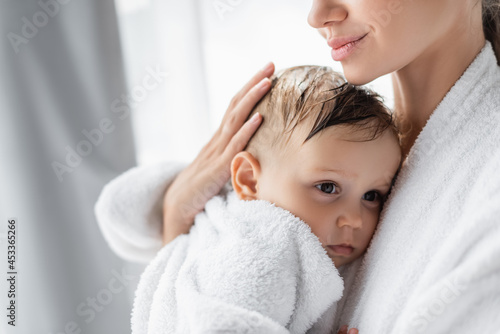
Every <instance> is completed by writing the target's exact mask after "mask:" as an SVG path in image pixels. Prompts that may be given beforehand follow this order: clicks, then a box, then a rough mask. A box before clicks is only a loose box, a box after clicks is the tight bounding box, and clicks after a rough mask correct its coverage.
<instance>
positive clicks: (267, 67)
mask: <svg viewBox="0 0 500 334" xmlns="http://www.w3.org/2000/svg"><path fill="white" fill-rule="evenodd" d="M272 67H273V63H272V62H269V63H267V64H266V66H264V67H263V68H262V72H264V73H266V72H269V71H270V70H271V68H272Z"/></svg>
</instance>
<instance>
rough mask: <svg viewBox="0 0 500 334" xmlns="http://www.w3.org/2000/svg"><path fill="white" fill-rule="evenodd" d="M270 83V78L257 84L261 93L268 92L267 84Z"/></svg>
mask: <svg viewBox="0 0 500 334" xmlns="http://www.w3.org/2000/svg"><path fill="white" fill-rule="evenodd" d="M268 82H269V79H268V78H264V79H262V80H261V81H260V82H259V83H258V84H257V88H258V89H259V90H260V91H266V90H267V89H268V87H267V83H268Z"/></svg>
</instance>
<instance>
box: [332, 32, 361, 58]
mask: <svg viewBox="0 0 500 334" xmlns="http://www.w3.org/2000/svg"><path fill="white" fill-rule="evenodd" d="M366 35H368V34H365V35H362V36H356V37H343V38H334V39H331V40H329V41H328V45H329V46H330V47H331V48H332V58H333V60H335V61H342V60H344V59H346V58H347V57H348V56H349V55H350V54H351V53H352V52H353V51H354V50H355V49H356V46H358V45H359V43H361V42H362V41H363V39H364V38H365V37H366Z"/></svg>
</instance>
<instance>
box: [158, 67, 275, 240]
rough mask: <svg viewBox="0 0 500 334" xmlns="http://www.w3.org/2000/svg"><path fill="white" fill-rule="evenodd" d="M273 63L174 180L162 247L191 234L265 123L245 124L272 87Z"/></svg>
mask: <svg viewBox="0 0 500 334" xmlns="http://www.w3.org/2000/svg"><path fill="white" fill-rule="evenodd" d="M273 73H274V64H273V63H269V64H267V65H266V66H265V67H264V68H263V69H262V70H261V71H259V72H258V73H257V74H256V75H255V76H254V77H253V78H252V79H251V80H250V81H249V82H248V83H247V84H246V85H245V86H244V87H243V88H242V89H241V90H240V91H239V92H238V93H237V94H236V96H235V97H234V98H233V99H232V100H231V103H230V104H229V107H228V109H227V111H226V114H225V115H224V118H223V119H222V123H221V125H220V127H219V129H218V130H217V132H215V134H214V136H213V137H212V139H211V140H210V141H209V142H208V144H207V145H205V146H204V147H203V149H202V150H201V151H200V153H199V154H198V156H197V157H196V159H195V160H194V161H193V162H192V163H191V164H190V165H189V166H188V167H187V168H186V169H184V170H183V171H182V172H181V173H179V175H178V176H177V177H176V178H175V180H174V182H173V183H172V184H171V185H170V187H169V188H168V190H167V192H166V194H165V197H164V200H163V244H164V245H165V244H167V243H169V242H170V241H172V240H173V239H175V238H176V237H177V236H178V235H180V234H183V233H188V232H189V229H190V228H191V225H193V222H194V217H195V216H196V214H197V213H199V212H200V211H202V210H203V208H204V207H205V204H206V203H207V201H208V200H209V199H211V198H212V197H213V196H215V195H217V194H218V193H219V191H220V190H221V189H222V187H223V186H224V185H225V184H226V183H227V181H228V180H229V178H230V165H231V161H232V160H233V157H234V156H235V155H236V154H237V153H238V152H240V151H241V150H243V149H244V148H245V146H246V144H247V143H248V141H249V139H250V138H251V137H252V135H253V134H254V132H255V131H256V130H257V128H258V127H259V125H260V123H261V122H262V116H260V115H259V114H255V115H254V117H252V119H250V120H248V121H247V122H245V120H246V119H247V118H248V115H249V114H250V112H251V111H252V109H253V107H254V106H255V105H256V104H257V102H258V101H259V100H260V99H261V98H262V97H263V96H264V95H265V94H266V93H267V91H268V90H269V88H270V87H271V81H270V80H269V77H270V76H271V75H272V74H273Z"/></svg>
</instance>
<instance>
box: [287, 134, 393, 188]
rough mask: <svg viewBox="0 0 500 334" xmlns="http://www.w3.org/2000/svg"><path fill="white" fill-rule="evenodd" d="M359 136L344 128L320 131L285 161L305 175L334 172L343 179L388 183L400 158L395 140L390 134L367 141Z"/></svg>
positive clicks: (298, 147)
mask: <svg viewBox="0 0 500 334" xmlns="http://www.w3.org/2000/svg"><path fill="white" fill-rule="evenodd" d="M362 136H363V135H362V134H360V133H357V132H356V131H353V130H352V128H349V127H348V126H335V127H330V128H327V129H324V130H322V131H321V132H319V133H318V134H316V135H315V136H314V137H312V138H311V139H309V140H308V141H306V142H304V143H302V144H300V145H299V146H297V149H296V150H290V151H289V160H288V161H289V163H290V164H293V165H294V166H295V167H296V168H297V169H302V170H303V172H306V173H309V172H310V173H312V172H315V171H317V172H327V171H332V172H335V171H336V172H337V174H340V175H342V176H345V177H346V178H352V176H356V177H359V176H368V177H369V178H372V179H392V177H393V175H394V173H395V171H396V170H397V167H398V166H399V163H400V158H401V157H400V153H399V152H400V149H399V145H398V143H397V139H396V138H393V137H394V136H393V135H392V134H391V133H390V131H386V132H385V133H383V134H382V135H381V136H380V137H378V138H376V139H373V140H369V141H366V140H363V137H362ZM348 176H351V177H348Z"/></svg>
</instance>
